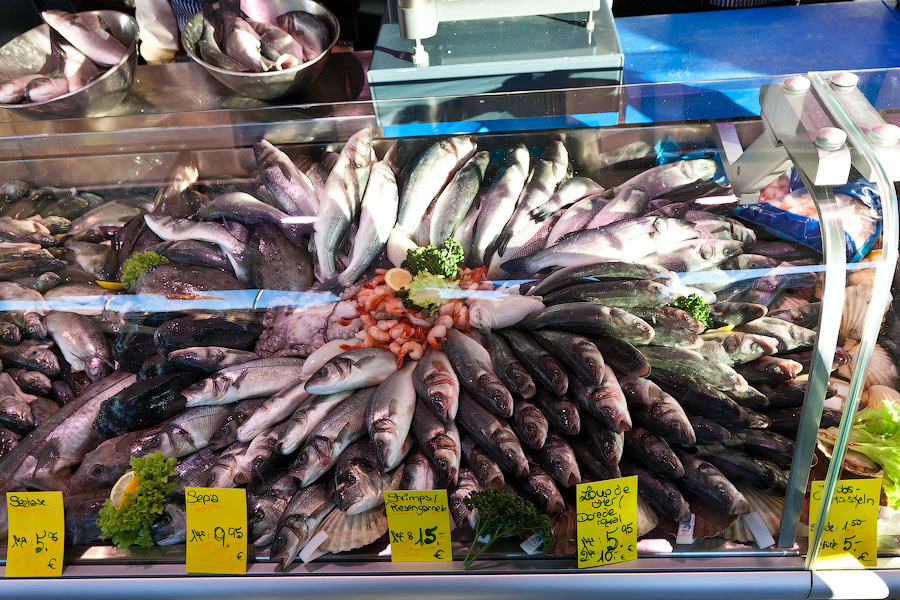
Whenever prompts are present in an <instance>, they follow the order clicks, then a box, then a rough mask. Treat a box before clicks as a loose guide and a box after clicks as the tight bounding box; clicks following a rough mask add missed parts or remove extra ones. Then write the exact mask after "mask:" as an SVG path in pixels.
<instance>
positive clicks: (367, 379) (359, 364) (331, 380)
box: [306, 348, 397, 395]
mask: <svg viewBox="0 0 900 600" xmlns="http://www.w3.org/2000/svg"><path fill="white" fill-rule="evenodd" d="M396 370H397V357H396V355H394V353H393V352H391V351H390V350H385V349H383V348H357V349H355V350H348V351H346V352H343V353H341V354H338V355H337V356H335V357H334V358H332V359H331V360H329V361H328V362H326V363H325V364H324V365H323V366H322V367H321V368H320V369H319V370H318V371H316V372H315V373H313V374H312V376H311V377H310V378H309V381H307V382H306V391H307V392H309V393H310V394H319V395H325V394H334V393H337V392H342V391H346V390H356V389H359V388H364V387H371V386H374V385H378V384H380V383H382V382H383V381H384V380H385V379H387V378H388V377H389V376H390V375H391V374H392V373H393V372H395V371H396Z"/></svg>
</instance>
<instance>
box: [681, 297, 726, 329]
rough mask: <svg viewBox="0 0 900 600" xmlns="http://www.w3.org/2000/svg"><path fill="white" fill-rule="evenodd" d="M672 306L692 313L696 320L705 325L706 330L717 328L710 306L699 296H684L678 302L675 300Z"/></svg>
mask: <svg viewBox="0 0 900 600" xmlns="http://www.w3.org/2000/svg"><path fill="white" fill-rule="evenodd" d="M670 306H674V307H675V308H680V309H681V310H684V311H687V312H689V313H691V315H693V317H694V318H695V319H697V320H698V321H700V323H702V324H703V328H704V329H709V328H711V327H714V326H715V325H714V323H713V319H712V316H711V315H710V314H709V306H708V305H707V304H706V302H704V301H703V298H701V297H700V296H699V295H698V294H691V295H690V296H682V297H681V298H678V299H677V300H675V302H673V303H672V304H670Z"/></svg>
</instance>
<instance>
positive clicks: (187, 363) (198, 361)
mask: <svg viewBox="0 0 900 600" xmlns="http://www.w3.org/2000/svg"><path fill="white" fill-rule="evenodd" d="M258 358H260V356H259V355H257V354H254V353H253V352H247V351H246V350H235V349H234V348H225V347H222V346H194V347H192V348H182V349H180V350H173V351H172V352H169V354H168V356H166V362H167V363H169V364H170V365H173V366H176V367H178V368H179V369H184V370H185V371H199V372H201V373H211V372H212V371H218V370H220V369H224V368H226V367H232V366H234V365H240V364H243V363H245V362H249V361H251V360H256V359H258Z"/></svg>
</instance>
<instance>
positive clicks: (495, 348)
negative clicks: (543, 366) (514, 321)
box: [469, 312, 536, 399]
mask: <svg viewBox="0 0 900 600" xmlns="http://www.w3.org/2000/svg"><path fill="white" fill-rule="evenodd" d="M469 314H470V317H471V312H470V313H469ZM483 335H484V337H485V339H486V341H487V347H488V351H489V352H490V355H491V361H492V363H493V365H494V370H495V371H496V373H497V376H498V377H499V378H500V380H501V381H503V383H504V384H505V385H506V388H507V389H508V390H509V391H510V392H512V393H513V394H514V395H515V396H519V397H521V398H525V399H528V398H533V397H534V394H535V391H536V388H535V384H534V380H533V379H532V378H531V375H529V374H528V370H527V369H526V368H525V366H524V365H523V364H522V363H521V362H519V361H518V359H516V355H515V354H514V353H513V349H512V348H511V347H510V345H509V342H507V341H506V338H504V337H503V336H501V335H498V334H496V333H491V332H490V331H488V330H485V331H484V332H483Z"/></svg>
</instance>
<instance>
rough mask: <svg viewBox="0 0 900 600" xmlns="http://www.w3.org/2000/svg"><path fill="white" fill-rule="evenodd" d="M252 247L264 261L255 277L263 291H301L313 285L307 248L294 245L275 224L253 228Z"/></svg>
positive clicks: (256, 270) (256, 271)
mask: <svg viewBox="0 0 900 600" xmlns="http://www.w3.org/2000/svg"><path fill="white" fill-rule="evenodd" d="M249 244H250V248H251V249H252V250H258V251H259V256H258V258H261V259H262V262H261V264H260V265H259V266H258V267H257V268H256V269H255V271H254V277H253V282H254V284H255V285H256V286H257V287H259V288H260V289H268V290H294V291H301V290H307V289H309V287H310V286H311V285H312V283H313V281H314V277H313V260H312V256H311V255H310V253H309V252H308V251H307V250H306V247H305V245H304V246H297V245H295V244H292V243H291V242H290V241H289V240H288V239H287V238H286V237H285V236H284V235H282V233H281V232H280V231H279V230H278V229H277V228H276V227H275V226H274V225H270V224H266V223H263V224H260V225H256V226H255V227H253V233H252V235H251V236H250V242H249Z"/></svg>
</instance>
